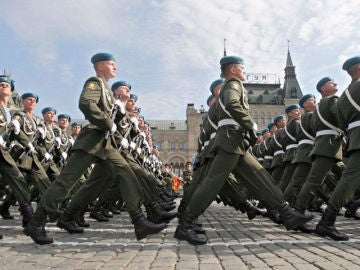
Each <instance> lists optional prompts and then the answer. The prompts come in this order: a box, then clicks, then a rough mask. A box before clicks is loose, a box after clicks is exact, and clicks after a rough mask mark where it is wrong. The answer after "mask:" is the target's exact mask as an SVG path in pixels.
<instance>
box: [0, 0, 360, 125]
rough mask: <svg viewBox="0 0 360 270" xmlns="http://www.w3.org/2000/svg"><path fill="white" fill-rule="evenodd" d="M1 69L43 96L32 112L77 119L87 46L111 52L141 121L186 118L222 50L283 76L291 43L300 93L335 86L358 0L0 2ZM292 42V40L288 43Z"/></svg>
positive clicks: (357, 21)
mask: <svg viewBox="0 0 360 270" xmlns="http://www.w3.org/2000/svg"><path fill="white" fill-rule="evenodd" d="M0 3H1V6H2V12H1V16H0V38H1V39H0V71H1V72H2V71H3V70H4V69H5V70H6V71H8V72H10V73H11V76H12V77H13V79H15V85H16V89H17V91H18V92H19V93H20V94H22V93H25V92H32V93H36V94H38V95H39V97H40V99H39V103H38V105H37V108H36V112H37V113H38V114H40V111H41V109H42V108H44V107H47V106H53V107H55V108H56V109H57V110H58V113H67V114H70V115H71V116H72V118H83V115H82V113H81V111H80V110H79V109H78V99H79V95H80V93H81V90H82V87H83V84H84V82H85V81H86V79H87V78H88V77H91V76H93V75H94V70H93V67H92V64H91V62H90V58H91V56H92V55H93V54H95V53H98V52H109V53H112V54H113V55H114V56H115V58H116V63H117V76H116V78H114V79H112V80H110V82H109V84H110V85H111V84H112V83H114V82H115V81H117V80H126V81H128V82H130V83H131V85H132V93H134V94H137V95H138V97H139V99H138V104H137V106H139V107H141V109H142V111H141V113H142V115H144V117H145V118H146V119H169V120H172V119H174V120H177V119H178V120H182V119H186V115H185V112H186V106H187V104H188V103H194V105H195V108H196V109H199V108H200V106H201V105H204V106H205V108H206V99H207V97H208V96H209V94H210V91H209V87H210V84H211V82H212V81H214V80H216V79H218V78H219V75H220V66H219V60H220V58H221V57H222V56H223V50H224V38H225V39H226V49H227V54H228V55H239V56H241V57H242V58H244V60H245V69H246V72H248V73H268V74H277V75H278V76H279V77H280V80H281V83H283V82H284V75H285V74H284V67H285V63H286V56H287V50H288V47H289V48H290V52H291V57H292V60H293V63H294V65H295V66H296V70H295V71H296V74H297V79H298V81H299V84H300V87H301V89H302V92H303V94H307V93H313V94H315V95H316V96H317V97H318V98H319V97H320V96H319V95H318V93H317V92H316V87H315V86H316V83H317V82H318V81H319V80H320V79H321V78H322V77H325V76H330V77H332V78H333V79H334V81H336V82H337V83H338V85H339V94H341V92H342V91H343V90H344V89H345V88H346V87H347V85H348V84H349V82H350V77H349V76H348V75H347V74H346V72H344V71H343V70H342V69H341V66H342V64H343V62H344V61H345V60H346V59H347V58H349V57H352V56H357V55H360V42H359V40H360V31H359V30H358V26H359V25H360V16H359V15H358V14H359V11H360V1H348V0H343V1H340V2H339V1H338V0H327V1H318V0H306V1H305V0H297V1H294V0H276V1H275V0H273V1H269V0H251V1H250V0H206V1H205V0H196V1H194V0H131V1H130V0H128V1H126V0H61V1H48V0H32V1H24V0H0ZM288 40H289V41H290V42H288Z"/></svg>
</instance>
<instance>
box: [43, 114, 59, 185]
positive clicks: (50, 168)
mask: <svg viewBox="0 0 360 270" xmlns="http://www.w3.org/2000/svg"><path fill="white" fill-rule="evenodd" d="M41 113H42V115H43V119H44V122H45V139H44V140H43V141H42V142H41V143H39V144H38V146H39V148H42V149H41V150H40V152H41V154H42V156H43V158H42V160H41V164H42V166H43V167H44V170H45V171H46V174H47V175H48V177H49V179H50V181H51V182H53V181H55V179H56V177H57V176H58V175H59V174H60V171H59V169H58V167H57V166H56V164H55V162H54V160H53V158H54V155H55V153H56V148H57V147H59V146H60V141H61V139H60V138H58V137H57V136H56V135H55V133H54V130H55V129H57V130H58V129H59V127H58V126H57V125H56V123H55V115H56V109H55V108H53V107H46V108H44V109H42V111H41ZM57 133H60V131H58V132H57Z"/></svg>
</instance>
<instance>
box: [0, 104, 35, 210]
mask: <svg viewBox="0 0 360 270" xmlns="http://www.w3.org/2000/svg"><path fill="white" fill-rule="evenodd" d="M5 110H9V108H6V109H5V108H4V107H2V106H0V134H1V136H2V137H3V136H4V141H6V140H7V138H6V137H8V136H7V134H6V133H8V129H9V127H8V124H9V123H10V121H11V119H10V118H9V114H7V113H6V111H5ZM9 132H10V131H9ZM8 135H10V139H9V140H10V141H11V140H12V136H14V135H13V132H10V134H8ZM8 150H9V149H8V147H7V146H6V145H1V146H0V174H1V175H2V179H3V180H5V181H6V182H7V183H8V185H9V186H10V188H11V190H12V192H13V194H14V196H15V198H16V200H17V201H18V202H19V204H20V205H24V204H28V203H29V202H30V192H29V189H28V186H27V184H26V181H25V179H24V177H23V175H22V174H21V172H20V171H19V169H18V167H17V164H16V163H15V161H14V159H13V158H12V156H11V155H10V153H9V151H8Z"/></svg>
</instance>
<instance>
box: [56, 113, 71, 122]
mask: <svg viewBox="0 0 360 270" xmlns="http://www.w3.org/2000/svg"><path fill="white" fill-rule="evenodd" d="M63 118H67V120H69V122H71V117H70V115H68V114H65V113H63V114H59V115H58V120H60V119H63Z"/></svg>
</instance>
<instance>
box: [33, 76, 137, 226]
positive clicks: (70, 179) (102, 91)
mask: <svg viewBox="0 0 360 270" xmlns="http://www.w3.org/2000/svg"><path fill="white" fill-rule="evenodd" d="M113 107H114V97H113V94H112V92H111V90H110V89H109V86H108V84H107V83H106V82H104V81H103V80H102V79H101V78H98V77H91V78H89V79H88V80H87V81H86V82H85V85H84V88H83V91H82V93H81V96H80V100H79V108H80V110H81V111H82V112H83V113H84V115H85V118H86V119H87V120H88V121H89V122H90V124H89V125H87V126H85V127H84V128H83V129H82V130H81V132H80V134H79V136H78V138H77V139H76V141H75V143H74V145H73V148H72V154H71V156H70V158H69V160H68V163H67V164H66V166H65V167H64V168H63V170H62V173H61V175H60V176H59V177H58V178H57V179H56V181H55V182H54V183H53V184H52V185H51V186H50V187H49V188H48V190H47V191H46V192H45V194H44V195H43V197H42V199H41V200H40V202H39V204H38V208H37V210H36V212H35V214H34V220H36V221H37V222H38V224H39V225H41V224H43V223H45V218H46V214H47V213H55V212H56V211H57V207H58V204H59V203H61V202H62V201H63V200H64V198H65V195H66V194H67V193H68V192H69V191H70V190H71V188H72V187H73V185H74V184H75V183H76V181H77V180H78V179H79V178H80V177H81V175H82V174H83V173H84V172H85V171H86V169H87V168H88V167H89V166H90V165H91V164H92V163H95V162H96V163H97V164H98V166H101V167H102V168H103V176H102V177H99V178H98V179H99V181H100V179H106V174H108V175H109V174H112V173H113V174H115V177H116V179H117V180H118V181H120V184H121V186H122V189H121V191H122V197H123V198H124V200H125V202H126V205H127V210H128V212H129V213H130V215H135V214H136V213H137V212H138V211H139V209H140V206H141V196H140V189H139V185H138V182H137V180H136V176H135V175H134V173H133V172H132V171H131V169H130V167H129V165H128V164H127V163H126V161H125V160H124V158H123V157H122V156H121V155H120V153H119V152H118V151H117V149H116V148H114V146H113V143H112V140H113V137H112V136H106V133H107V132H108V131H110V130H111V129H112V128H113V124H114V121H113V120H112V119H111V117H112V110H113ZM93 192H94V193H97V190H94V191H93Z"/></svg>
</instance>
